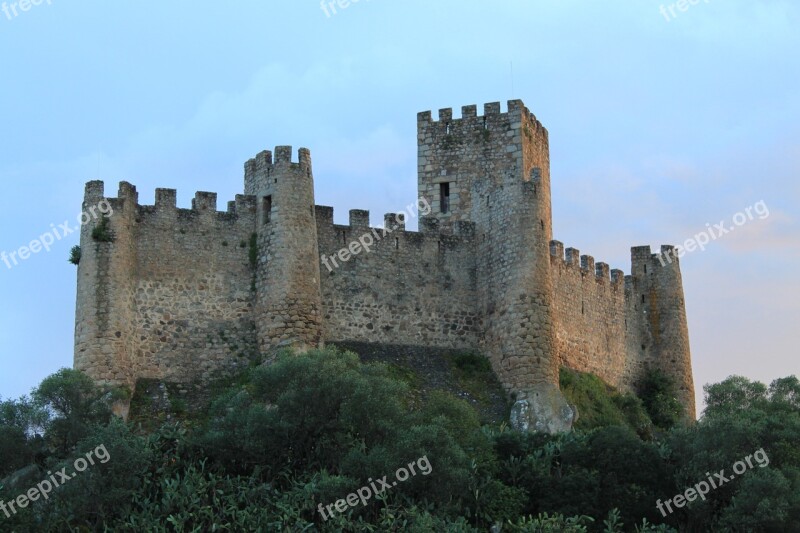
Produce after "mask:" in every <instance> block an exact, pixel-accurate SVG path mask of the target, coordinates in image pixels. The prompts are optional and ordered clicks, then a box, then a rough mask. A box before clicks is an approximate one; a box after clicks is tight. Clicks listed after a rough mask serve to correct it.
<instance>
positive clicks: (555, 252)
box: [550, 241, 564, 261]
mask: <svg viewBox="0 0 800 533" xmlns="http://www.w3.org/2000/svg"><path fill="white" fill-rule="evenodd" d="M550 255H551V256H553V257H555V258H557V259H560V260H561V261H564V243H563V242H561V241H550Z"/></svg>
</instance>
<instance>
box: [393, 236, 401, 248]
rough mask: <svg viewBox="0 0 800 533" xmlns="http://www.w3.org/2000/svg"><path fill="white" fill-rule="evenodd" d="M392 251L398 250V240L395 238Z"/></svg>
mask: <svg viewBox="0 0 800 533" xmlns="http://www.w3.org/2000/svg"><path fill="white" fill-rule="evenodd" d="M394 249H395V250H399V249H400V239H398V238H397V237H395V238H394Z"/></svg>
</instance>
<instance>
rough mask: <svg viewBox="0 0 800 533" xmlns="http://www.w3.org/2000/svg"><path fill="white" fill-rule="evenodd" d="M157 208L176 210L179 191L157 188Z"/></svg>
mask: <svg viewBox="0 0 800 533" xmlns="http://www.w3.org/2000/svg"><path fill="white" fill-rule="evenodd" d="M155 207H156V210H159V211H161V210H165V211H166V210H174V209H177V208H178V191H176V190H175V189H156V204H155Z"/></svg>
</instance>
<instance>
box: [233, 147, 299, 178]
mask: <svg viewBox="0 0 800 533" xmlns="http://www.w3.org/2000/svg"><path fill="white" fill-rule="evenodd" d="M274 153H275V157H274V159H273V152H272V151H271V150H262V151H261V152H259V153H258V154H256V156H255V157H253V158H251V159H248V160H247V162H246V163H245V164H244V170H245V175H247V174H252V173H255V172H256V171H258V170H262V169H272V168H276V167H286V166H289V167H294V168H301V169H310V168H311V150H309V149H308V148H299V149H298V150H297V161H296V162H294V161H292V147H291V146H276V147H275V152H274Z"/></svg>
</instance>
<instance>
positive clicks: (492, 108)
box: [483, 102, 500, 117]
mask: <svg viewBox="0 0 800 533" xmlns="http://www.w3.org/2000/svg"><path fill="white" fill-rule="evenodd" d="M499 114H500V102H490V103H488V104H483V115H484V116H485V117H494V116H497V115H499Z"/></svg>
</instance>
